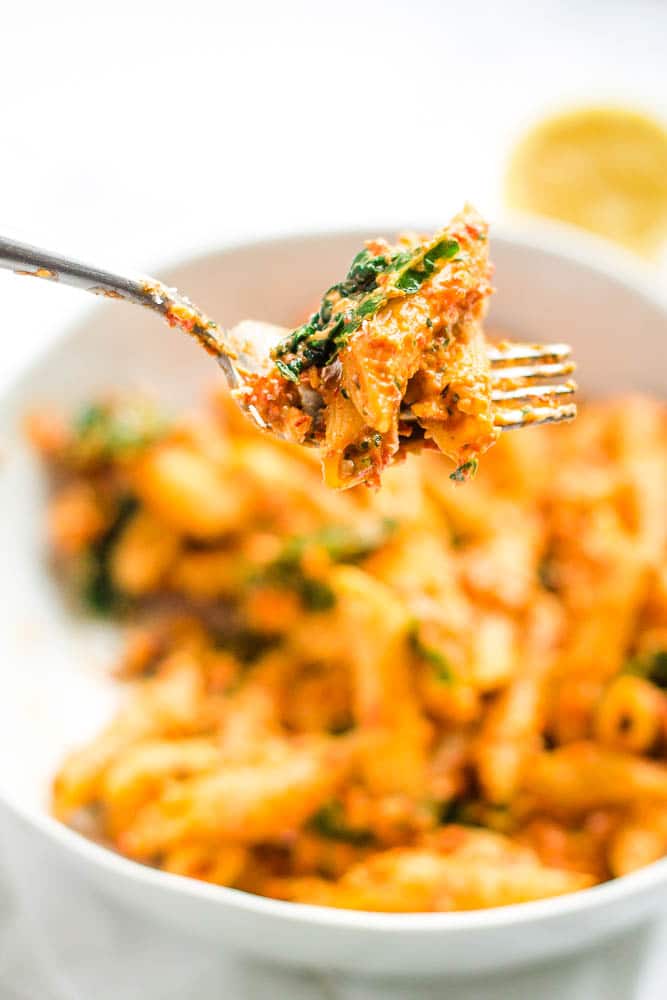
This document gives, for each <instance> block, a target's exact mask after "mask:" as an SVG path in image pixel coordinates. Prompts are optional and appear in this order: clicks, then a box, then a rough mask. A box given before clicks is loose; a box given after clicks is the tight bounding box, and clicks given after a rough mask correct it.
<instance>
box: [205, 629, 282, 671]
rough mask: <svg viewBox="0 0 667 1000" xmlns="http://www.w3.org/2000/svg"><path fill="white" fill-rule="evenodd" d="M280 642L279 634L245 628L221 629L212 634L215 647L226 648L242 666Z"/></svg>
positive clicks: (252, 661) (247, 664) (253, 660)
mask: <svg viewBox="0 0 667 1000" xmlns="http://www.w3.org/2000/svg"><path fill="white" fill-rule="evenodd" d="M281 642H282V638H281V636H278V635H267V634H266V633H265V632H253V631H251V630H246V629H243V630H241V631H240V632H235V631H230V632H224V631H223V632H218V633H216V634H215V635H214V643H215V646H216V648H217V649H225V650H228V651H229V652H230V653H232V654H233V655H234V657H235V658H236V659H237V660H240V661H241V663H242V664H243V665H244V666H249V665H250V664H251V663H254V662H255V660H257V659H259V657H260V656H261V655H262V654H263V653H267V652H268V651H269V650H270V649H275V648H276V647H277V646H279V645H280V643H281Z"/></svg>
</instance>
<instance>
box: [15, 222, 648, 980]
mask: <svg viewBox="0 0 667 1000" xmlns="http://www.w3.org/2000/svg"><path fill="white" fill-rule="evenodd" d="M361 235H362V234H359V233H347V234H336V235H331V234H329V235H321V236H296V237H289V238H285V239H279V240H275V241H269V242H263V243H255V244H251V245H245V246H241V247H234V248H232V249H229V250H226V251H224V252H222V253H217V254H212V255H209V256H206V257H202V258H200V259H196V260H194V261H190V262H187V263H185V264H184V265H182V266H180V267H178V268H176V269H174V270H173V271H172V272H171V273H170V274H168V275H166V276H165V277H166V278H167V279H168V280H169V281H170V282H172V281H173V283H175V284H176V285H178V287H179V288H181V289H183V290H184V291H187V292H188V293H189V294H190V295H191V296H192V298H193V299H194V300H195V301H196V302H198V303H201V304H202V305H203V307H204V308H206V309H207V310H208V311H209V312H210V313H211V314H212V315H214V316H216V317H218V318H219V319H221V320H222V321H223V322H225V323H227V324H232V323H235V322H237V321H238V320H240V319H241V318H243V317H246V316H253V317H256V318H259V319H267V320H273V321H275V322H278V323H284V324H286V325H287V324H289V323H290V322H292V321H293V320H294V317H295V316H296V315H297V314H298V313H299V312H300V311H301V310H303V309H304V307H308V305H309V304H310V303H312V301H314V300H315V298H316V296H317V293H318V291H319V290H320V289H321V288H323V287H325V286H326V285H327V283H328V282H329V279H330V276H331V275H332V274H338V273H341V271H342V270H343V268H344V267H345V265H346V264H347V262H348V261H349V260H350V258H351V257H352V255H353V253H354V252H355V250H356V248H357V247H358V246H359V243H360V238H361ZM492 249H493V258H494V260H495V262H496V265H497V271H496V285H497V287H498V294H497V296H496V297H495V300H494V304H493V319H494V321H495V323H496V324H498V325H501V326H503V327H506V328H507V329H508V330H511V331H512V332H513V333H514V334H516V335H517V336H518V337H526V338H528V339H534V340H539V341H549V340H567V341H570V342H571V343H572V344H573V345H574V348H575V355H576V357H577V359H578V361H579V381H580V384H581V386H582V388H583V390H584V392H585V393H588V394H600V393H621V392H626V391H627V390H630V389H634V390H645V391H651V392H655V393H658V394H660V395H664V394H665V392H666V390H667V369H666V368H665V366H664V363H662V362H663V359H664V357H665V349H664V343H665V338H667V306H666V305H665V303H664V302H663V301H661V299H660V297H659V295H658V293H657V292H656V291H655V289H654V288H653V287H652V286H651V284H650V283H649V280H648V279H647V278H646V277H645V275H644V272H642V271H641V270H639V267H638V266H637V267H636V266H635V265H634V264H633V263H631V262H630V261H629V260H628V259H627V258H625V257H624V256H623V255H620V254H616V253H615V252H613V251H610V250H606V249H605V248H604V247H603V246H602V244H599V243H598V242H597V241H595V240H584V239H583V238H582V237H580V236H577V235H575V234H573V233H571V232H569V231H567V230H564V229H560V228H555V227H548V228H545V227H540V228H539V229H536V230H532V229H531V230H524V231H522V232H510V231H506V230H505V229H503V228H501V227H498V229H497V230H496V232H495V233H494V234H493V241H492ZM56 294H57V292H56V291H54V295H56ZM216 377H220V376H219V375H218V374H217V372H216V369H215V366H214V365H212V363H211V362H210V360H209V359H208V358H207V357H206V356H205V355H204V353H203V352H202V351H201V350H199V349H198V348H197V347H196V346H195V345H194V343H192V342H190V341H189V340H188V338H186V337H184V336H182V335H181V334H178V333H176V332H172V331H169V330H167V329H166V328H165V327H164V326H162V325H161V323H160V322H158V321H157V320H156V319H155V318H154V317H153V316H151V315H149V314H145V313H143V312H142V311H141V310H138V309H131V308H129V307H127V306H125V305H119V304H115V303H114V304H105V305H97V306H95V307H94V308H93V309H91V310H89V311H88V313H87V315H86V317H85V320H84V321H83V322H81V323H79V324H78V325H77V327H76V328H75V329H74V330H71V331H68V332H66V333H65V334H64V335H63V337H62V338H61V339H60V340H59V341H58V342H57V343H56V344H55V345H54V346H53V347H51V348H50V349H49V350H48V352H47V353H46V354H45V355H44V356H43V357H42V358H41V359H40V360H39V361H38V362H37V363H35V364H34V365H33V367H32V369H31V370H30V371H29V372H28V373H27V374H26V375H25V376H24V377H23V378H22V379H21V380H20V381H19V382H18V383H17V384H16V385H15V386H14V388H13V389H12V390H11V391H10V392H9V393H8V394H7V395H6V396H5V398H4V399H3V400H2V403H1V406H0V435H1V440H0V447H1V449H2V464H1V466H0V509H1V510H2V515H3V516H2V518H1V519H0V551H2V553H3V559H2V560H1V561H0V606H1V607H2V614H3V619H4V624H3V628H2V634H1V635H0V664H1V666H0V669H1V670H2V686H1V688H0V691H1V696H0V803H1V805H0V819H1V820H2V823H3V826H4V829H5V830H6V831H7V833H8V835H9V836H10V838H11V839H12V841H13V842H14V843H18V842H19V841H18V840H17V838H21V840H20V846H21V850H22V851H23V852H26V851H27V852H30V851H34V852H35V858H37V857H38V855H39V856H40V857H43V856H45V855H46V857H48V858H49V859H51V863H53V864H59V865H64V864H69V865H74V866H77V867H78V868H79V869H80V870H82V871H83V872H85V874H86V876H87V878H88V879H89V880H90V881H91V882H94V883H96V884H97V885H98V886H99V887H100V888H101V889H102V890H103V892H104V893H106V894H108V895H109V897H116V898H118V899H122V900H124V901H125V902H126V903H129V904H130V905H131V906H132V907H134V908H136V909H137V910H140V911H144V912H145V913H146V914H147V915H149V916H150V917H151V919H156V920H158V919H159V920H168V921H170V922H172V923H175V924H177V925H179V926H181V927H183V928H184V929H186V930H187V931H188V932H189V933H191V934H192V933H194V934H197V935H201V936H205V937H207V938H210V940H211V945H212V947H215V942H216V941H220V942H223V943H224V944H225V945H226V946H227V947H231V948H236V949H239V950H241V951H246V952H250V953H253V954H255V955H257V956H259V957H261V958H262V959H264V960H265V961H267V962H269V963H271V962H278V963H284V964H287V965H303V966H308V967H311V968H316V969H318V970H319V971H320V972H322V973H327V974H331V975H332V976H333V980H332V981H333V983H334V987H333V988H334V995H341V996H343V995H344V996H348V997H352V996H355V997H362V996H363V997H365V996H376V995H377V996H385V997H386V996H390V995H398V996H405V997H410V998H413V997H416V996H418V995H419V990H420V989H421V988H422V987H421V986H420V987H418V986H417V983H418V981H421V980H425V979H428V978H430V977H439V979H440V983H439V985H438V987H437V995H438V996H440V997H442V996H452V997H457V998H464V997H469V998H472V997H474V998H475V1000H480V998H482V997H484V998H489V1000H490V998H492V997H494V998H495V997H509V996H526V997H528V996H531V997H533V996H538V995H539V996H540V997H541V998H542V1000H544V998H546V997H554V998H556V997H559V998H561V997H562V998H564V997H567V998H568V1000H576V998H578V997H579V996H580V995H581V997H582V998H583V997H584V996H585V997H586V1000H593V998H596V997H598V996H599V997H605V998H606V997H612V996H613V997H617V998H621V997H625V996H630V995H631V993H630V992H629V991H631V986H630V985H629V983H630V979H631V978H632V977H631V975H630V974H629V971H628V970H630V972H633V971H634V968H635V967H636V964H637V960H636V959H634V958H633V956H635V955H636V954H637V951H636V948H635V943H636V941H637V940H638V939H637V937H636V935H635V936H634V937H633V936H628V932H629V930H630V929H631V928H640V927H641V926H643V925H646V924H647V922H649V921H651V919H652V918H653V917H654V915H655V914H656V913H657V911H658V910H659V908H660V906H661V904H662V900H663V897H665V884H666V883H667V861H663V862H659V863H657V864H655V865H652V866H650V867H649V868H646V869H644V870H643V871H639V872H637V873H635V874H633V875H630V876H627V877H626V878H623V879H619V880H617V881H615V882H611V883H608V884H606V885H602V886H599V887H596V888H594V889H590V890H587V891H586V892H583V893H577V894H574V895H571V896H564V897H560V898H558V899H553V900H545V901H540V902H535V903H528V904H523V905H520V906H510V907H506V908H502V909H496V910H485V911H480V912H474V913H462V914H457V913H451V914H449V913H445V914H406V915H389V914H386V915H385V914H368V913H357V912H347V911H337V910H329V909H323V908H316V907H308V906H302V905H294V904H290V903H282V902H278V901H274V900H270V899H263V898H260V897H257V896H251V895H247V894H244V893H240V892H237V891H235V890H230V889H224V888H218V887H215V886H210V885H206V884H204V883H201V882H196V881H191V880H189V879H183V878H178V877H175V876H173V875H168V874H166V873H163V872H159V871H154V870H152V869H149V868H145V867H142V866H140V865H137V864H134V863H133V862H131V861H127V860H125V859H124V858H121V857H118V856H116V855H115V854H113V853H111V852H109V851H106V850H104V849H103V848H101V847H98V846H96V845H95V844H92V843H89V842H88V841H86V840H84V839H83V838H81V837H80V836H78V835H77V834H75V833H73V832H71V831H70V830H68V829H66V828H65V827H63V826H60V825H59V824H58V823H56V822H55V821H54V820H52V819H51V818H50V817H49V815H48V789H49V782H50V779H51V776H52V774H53V773H54V771H55V769H56V767H57V765H58V762H59V761H60V760H61V758H62V756H63V754H64V753H65V752H66V751H67V750H68V749H69V748H70V747H71V746H74V745H76V744H78V743H80V742H81V741H82V740H84V739H86V738H87V737H89V736H90V735H92V733H94V732H95V731H96V730H97V728H98V727H99V725H100V723H101V722H102V721H103V720H104V719H105V718H106V717H107V716H108V714H109V713H110V712H111V710H112V708H113V705H114V702H115V692H114V687H113V684H112V682H111V681H110V680H109V678H108V676H107V674H106V671H105V668H106V666H107V665H108V663H109V661H110V657H111V653H112V650H113V647H114V645H115V643H116V641H117V635H116V631H115V629H114V628H113V627H110V626H100V625H98V624H93V623H91V622H89V621H88V622H87V621H75V620H73V618H72V616H71V613H70V612H69V611H68V610H67V609H66V608H65V607H64V605H63V602H62V600H61V595H60V594H59V593H58V590H57V588H56V586H55V585H54V583H53V581H52V580H51V579H50V577H49V576H48V574H47V572H46V568H45V553H44V548H43V533H42V523H43V513H44V511H43V501H44V496H43V485H42V481H41V477H40V473H39V469H38V467H37V465H36V463H35V461H34V459H33V458H32V456H31V455H30V454H29V452H28V450H27V449H26V446H25V444H24V442H23V440H22V436H21V431H20V422H21V416H22V413H23V412H24V411H25V410H26V409H27V408H29V407H30V406H31V405H33V404H34V403H36V402H38V401H42V400H51V401H55V402H59V403H63V404H65V405H67V406H72V405H74V404H76V403H77V402H78V401H81V400H84V399H86V398H88V397H89V396H90V395H91V394H94V393H95V392H96V391H98V390H100V389H105V388H107V387H108V386H118V385H120V386H128V385H133V384H139V385H149V386H153V387H155V388H156V389H157V391H158V392H159V393H160V394H161V395H162V396H164V397H165V398H166V399H168V400H170V401H172V402H174V403H175V404H177V405H181V404H188V403H190V402H193V401H194V400H195V399H197V398H198V396H199V394H200V392H201V391H202V390H203V389H204V388H205V386H206V385H207V384H210V382H211V381H212V380H213V379H215V378H216ZM526 433H530V432H529V431H528V432H526ZM637 933H639V936H640V937H641V932H637ZM621 935H622V936H623V940H624V941H625V947H624V948H622V947H621V946H620V944H619V941H620V938H621ZM610 942H611V943H610ZM628 942H630V944H628ZM547 968H548V969H549V975H548V977H546V978H545V975H543V971H542V970H544V969H547ZM443 977H444V978H443ZM624 984H625V985H624ZM423 988H424V989H426V987H425V986H424V987H423ZM335 990H339V991H340V993H339V994H336V993H335ZM550 991H551V992H550ZM624 991H625V992H624ZM256 995H258V996H266V997H272V996H278V995H280V996H283V995H284V996H285V997H289V990H285V989H283V990H282V992H276V989H275V980H273V979H272V977H271V974H269V978H268V979H267V985H266V991H265V992H264V993H262V992H260V993H258V994H256ZM323 995H324V994H323ZM326 995H328V996H331V995H332V994H331V993H328V994H326ZM428 995H431V994H430V993H429V994H428Z"/></svg>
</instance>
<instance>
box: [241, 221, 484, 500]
mask: <svg viewBox="0 0 667 1000" xmlns="http://www.w3.org/2000/svg"><path fill="white" fill-rule="evenodd" d="M446 235H447V236H449V237H451V238H452V239H455V240H456V241H457V242H458V244H459V250H458V252H457V253H456V255H455V256H454V257H453V258H452V259H451V260H447V261H446V262H445V263H444V264H443V266H442V267H440V268H439V269H438V270H437V271H436V272H435V273H434V274H433V275H432V276H430V277H429V278H427V279H426V280H425V281H424V282H423V284H422V285H421V287H420V288H419V289H418V291H416V292H414V293H412V294H409V295H406V296H404V297H400V298H394V299H390V300H389V301H388V302H387V303H386V304H385V305H384V306H383V307H382V308H380V309H379V311H378V312H377V313H375V314H374V315H372V316H369V317H368V318H367V319H364V321H363V322H362V324H361V326H360V328H359V329H358V330H356V331H355V332H354V333H352V334H350V336H349V338H348V339H347V341H346V342H345V345H344V346H343V347H342V348H341V349H340V350H339V352H338V354H337V356H336V358H335V360H334V361H333V362H331V363H330V364H328V365H327V366H326V367H321V368H318V367H316V366H311V367H308V368H306V369H305V370H304V371H303V372H301V373H300V374H299V377H298V380H297V381H296V382H292V381H289V380H288V379H286V378H285V377H284V376H283V375H282V374H281V372H280V371H279V370H278V368H277V367H275V366H272V367H271V369H270V370H269V371H268V372H266V373H262V374H259V375H258V374H255V375H252V374H249V375H248V376H247V383H248V386H247V388H246V389H245V390H241V393H242V395H243V402H244V404H246V405H248V404H250V405H253V406H254V407H256V409H257V411H258V412H259V414H260V415H261V416H262V418H263V419H264V420H265V421H266V423H267V424H268V425H269V427H270V428H271V429H272V431H274V432H277V433H279V434H282V435H283V436H284V437H286V438H288V439H289V440H292V441H295V442H298V443H299V444H314V445H317V446H319V447H320V448H321V450H322V464H323V471H324V478H325V480H326V482H327V483H328V485H330V486H332V487H334V488H336V489H346V488H348V487H351V486H355V485H357V484H359V483H366V484H367V485H369V486H376V487H377V486H379V484H380V477H381V473H382V470H383V469H384V468H386V467H387V466H388V465H389V464H391V463H392V462H394V461H395V460H397V459H398V458H401V457H402V456H403V455H404V454H405V453H407V452H408V451H417V450H420V449H421V448H437V449H439V450H441V451H442V452H444V453H445V454H446V455H447V456H449V457H450V458H451V459H452V461H453V462H454V463H456V466H457V472H458V475H456V476H455V478H457V479H465V478H467V475H468V474H469V473H471V472H473V471H474V470H475V468H476V465H477V458H478V456H479V455H480V454H482V453H483V452H484V451H486V450H487V449H488V448H489V447H490V446H491V445H492V444H493V443H494V442H495V440H496V439H497V437H498V434H499V431H498V429H496V427H495V426H494V415H493V405H492V402H491V385H490V378H489V366H488V361H487V357H486V342H485V338H484V332H483V329H482V321H483V319H484V315H485V313H486V308H487V301H488V297H489V295H490V294H491V291H492V287H491V272H492V268H491V264H490V263H489V258H488V226H487V224H486V223H485V222H484V220H483V219H482V218H481V217H480V216H479V215H478V214H477V213H476V212H475V211H474V210H473V209H471V208H466V209H465V210H464V211H463V212H462V213H461V214H459V215H458V216H456V217H455V218H454V220H453V221H452V223H451V225H450V226H449V227H447V230H446ZM424 239H425V237H418V236H416V235H413V234H408V235H403V236H400V237H399V238H398V240H397V243H396V245H395V246H394V247H390V246H389V245H388V244H387V242H386V241H385V240H382V239H377V240H370V241H368V242H367V243H366V247H367V249H368V250H369V252H370V253H371V254H372V255H373V256H380V255H383V254H384V255H386V254H388V253H391V252H394V251H396V250H405V249H411V248H414V247H415V246H416V245H417V244H419V243H421V242H423V241H424ZM304 390H313V391H314V392H315V393H317V394H318V395H319V397H321V401H322V404H321V406H320V408H319V409H317V410H316V411H315V412H314V413H313V411H312V410H311V411H310V412H306V411H305V410H304V408H303V394H304ZM311 398H312V397H311ZM315 398H317V397H315ZM402 403H405V404H407V405H409V406H410V408H411V411H412V414H413V419H412V420H406V419H402V418H401V404H402Z"/></svg>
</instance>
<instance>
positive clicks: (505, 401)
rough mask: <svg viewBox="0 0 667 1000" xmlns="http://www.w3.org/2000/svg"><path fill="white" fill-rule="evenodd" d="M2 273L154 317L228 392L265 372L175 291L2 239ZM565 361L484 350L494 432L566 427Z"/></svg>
mask: <svg viewBox="0 0 667 1000" xmlns="http://www.w3.org/2000/svg"><path fill="white" fill-rule="evenodd" d="M0 268H4V269H5V270H10V271H14V273H15V274H22V275H30V276H32V277H37V278H42V279H44V280H47V281H54V282H62V283H63V284H65V285H71V286H73V287H75V288H82V289H84V290H85V291H87V292H92V293H93V294H94V295H102V296H104V297H105V298H109V299H124V300H125V301H127V302H134V303H136V304H137V305H141V306H144V307H145V308H148V309H151V310H152V311H153V312H156V313H159V314H160V315H161V316H162V317H163V319H165V320H166V321H167V323H169V325H170V326H177V327H180V328H181V329H182V330H184V331H185V332H186V333H189V334H190V335H191V336H193V337H195V338H196V339H197V340H198V341H199V342H200V343H201V344H202V346H203V347H204V348H205V349H206V350H207V351H208V352H209V354H211V355H212V356H213V357H214V358H215V359H216V361H217V362H218V364H219V365H220V368H221V369H222V372H223V374H224V376H225V378H226V380H227V383H228V385H229V387H230V388H231V389H238V388H241V387H242V386H243V384H244V372H253V371H255V372H256V371H263V370H265V368H266V366H267V363H268V360H269V358H268V352H267V347H266V345H263V347H262V349H261V350H260V349H258V345H253V344H247V343H241V342H239V341H238V340H237V339H235V338H234V335H233V331H231V332H230V331H225V330H223V329H222V328H221V327H219V326H218V324H217V323H215V322H214V321H213V320H212V319H210V318H209V317H208V316H206V314H205V313H203V312H202V311H201V310H200V309H198V308H197V307H196V306H195V305H193V303H192V302H190V300H189V299H187V298H186V297H185V296H183V295H180V294H179V293H178V292H177V291H176V289H175V288H168V287H167V286H166V285H164V284H162V282H161V281H157V280H156V279H154V278H130V277H127V276H124V275H119V274H114V273H113V272H111V271H106V270H102V269H101V268H98V267H93V266H91V265H90V264H84V263H82V262H81V261H78V260H74V259H72V258H70V257H65V256H63V255H62V254H58V253H52V252H51V251H49V250H41V249H39V248H38V247H34V246H30V245H29V244H26V243H20V242H18V241H16V240H9V239H5V238H3V237H0ZM243 325H244V326H245V324H243ZM246 329H247V327H246ZM276 329H277V328H276ZM285 332H286V331H285ZM253 347H254V350H253ZM569 356H570V348H569V347H568V346H567V345H566V344H550V345H546V346H539V345H534V344H510V343H502V344H497V345H490V346H489V348H488V358H489V362H490V367H491V378H492V383H493V390H492V398H493V402H494V403H495V404H496V409H495V423H496V426H498V427H501V428H502V430H512V429H516V428H519V427H527V426H532V425H534V424H545V423H559V422H561V421H563V420H571V419H572V418H573V417H574V416H575V415H576V405H575V404H574V403H562V402H561V400H562V398H563V397H567V396H568V395H570V394H571V393H572V392H574V390H575V388H576V387H575V385H574V382H572V381H571V380H568V381H565V382H559V383H553V384H548V383H547V384H544V383H545V380H548V379H551V378H557V377H560V376H567V375H569V374H571V372H572V371H573V370H574V364H573V363H572V362H571V361H570V360H569ZM245 409H246V411H247V412H248V414H249V416H250V417H251V418H252V419H253V420H254V421H255V423H256V424H258V426H260V427H261V428H262V429H264V430H266V429H269V430H270V428H267V426H266V424H265V422H264V420H263V419H262V417H261V416H260V415H259V413H258V412H257V411H256V410H255V408H254V407H253V406H245ZM401 418H402V419H407V420H410V419H414V417H413V416H412V414H411V413H410V412H409V410H407V409H405V408H403V409H402V410H401Z"/></svg>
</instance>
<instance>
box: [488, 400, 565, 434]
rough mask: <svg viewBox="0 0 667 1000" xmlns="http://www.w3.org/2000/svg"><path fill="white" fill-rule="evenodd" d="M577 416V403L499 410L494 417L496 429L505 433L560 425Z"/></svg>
mask: <svg viewBox="0 0 667 1000" xmlns="http://www.w3.org/2000/svg"><path fill="white" fill-rule="evenodd" d="M576 415H577V405H576V403H565V404H564V405H562V406H526V407H524V408H523V409H500V408H499V409H497V410H496V412H495V416H494V423H495V425H496V427H500V429H501V430H503V431H512V430H517V429H519V428H521V427H535V426H537V425H538V424H560V423H562V422H563V421H565V420H573V419H574V418H575V417H576Z"/></svg>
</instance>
